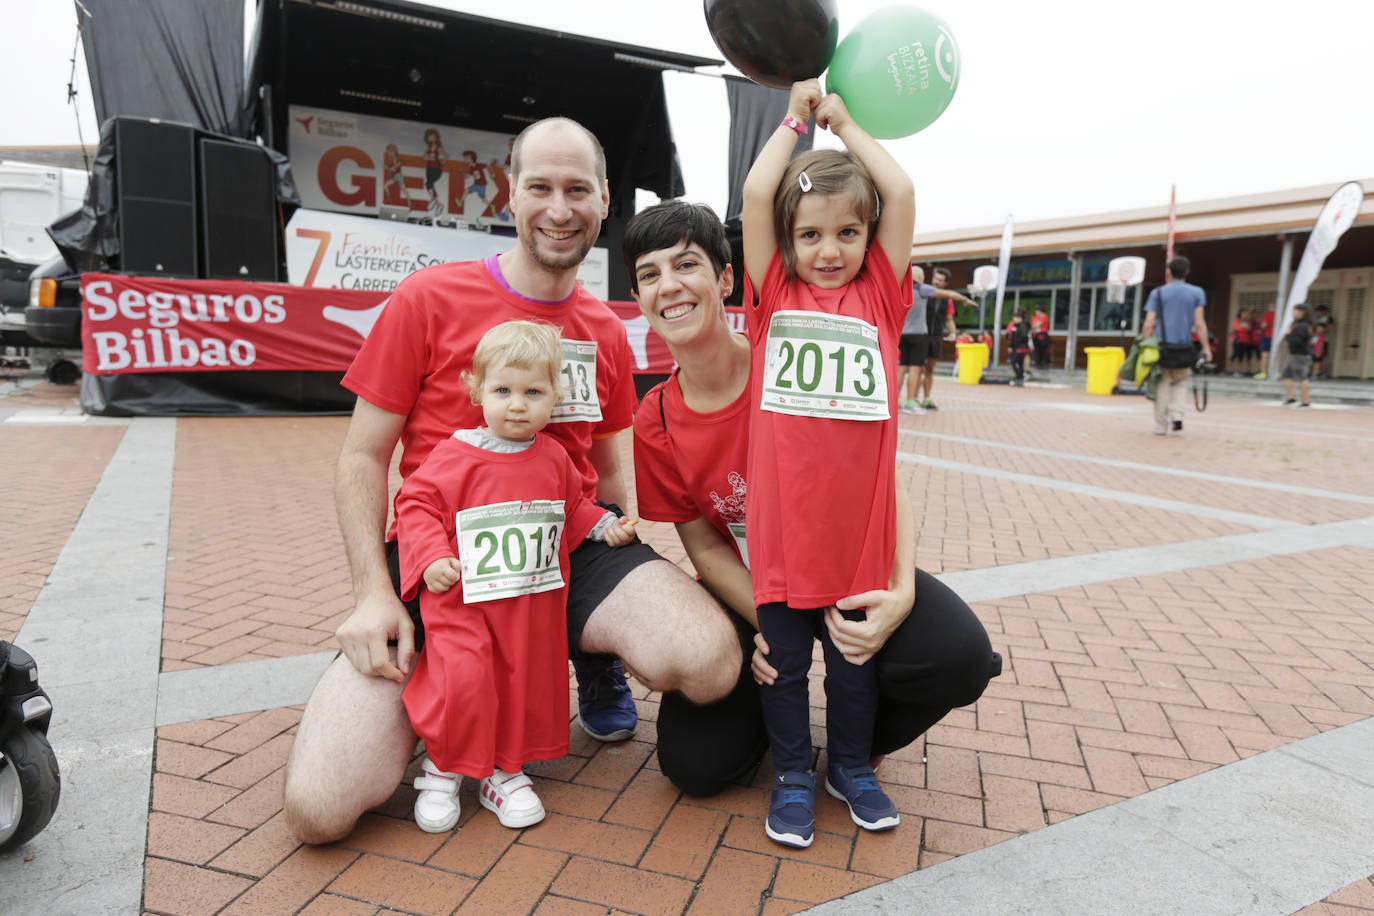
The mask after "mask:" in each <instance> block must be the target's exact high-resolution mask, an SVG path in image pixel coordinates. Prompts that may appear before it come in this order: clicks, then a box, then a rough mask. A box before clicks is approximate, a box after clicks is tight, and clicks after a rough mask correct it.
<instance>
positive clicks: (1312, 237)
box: [1268, 181, 1364, 378]
mask: <svg viewBox="0 0 1374 916" xmlns="http://www.w3.org/2000/svg"><path fill="white" fill-rule="evenodd" d="M1363 203H1364V185H1362V184H1360V183H1359V182H1358V181H1347V182H1346V183H1345V184H1343V185H1341V186H1340V187H1339V188H1337V189H1336V191H1335V193H1333V194H1332V195H1331V196H1330V197H1329V198H1328V199H1327V201H1326V204H1325V205H1324V206H1323V207H1322V211H1321V213H1319V214H1317V221H1316V222H1315V223H1313V224H1312V232H1311V233H1310V234H1309V235H1308V237H1307V247H1306V248H1304V249H1303V251H1302V260H1301V261H1299V262H1298V269H1297V272H1296V273H1294V274H1293V285H1292V286H1291V287H1289V290H1288V299H1287V301H1286V302H1285V303H1284V305H1283V313H1282V314H1281V315H1279V316H1278V317H1279V320H1278V321H1276V322H1275V323H1274V348H1273V349H1272V350H1271V351H1269V366H1268V372H1269V377H1270V378H1276V377H1277V376H1275V375H1274V369H1275V366H1276V362H1275V360H1276V359H1277V358H1278V355H1279V348H1278V342H1279V341H1280V340H1281V339H1283V335H1284V334H1286V333H1288V325H1289V324H1290V323H1291V322H1292V320H1293V306H1295V305H1299V304H1301V303H1303V302H1306V301H1307V290H1308V287H1310V286H1311V285H1312V281H1313V280H1315V279H1317V274H1319V273H1321V269H1322V264H1323V263H1325V261H1326V256H1327V255H1329V254H1330V253H1331V252H1332V251H1334V250H1335V249H1336V242H1338V241H1340V238H1341V235H1342V234H1343V233H1344V232H1345V230H1347V229H1349V228H1350V225H1351V223H1353V222H1355V217H1356V216H1357V215H1358V214H1359V212H1360V206H1361V204H1363Z"/></svg>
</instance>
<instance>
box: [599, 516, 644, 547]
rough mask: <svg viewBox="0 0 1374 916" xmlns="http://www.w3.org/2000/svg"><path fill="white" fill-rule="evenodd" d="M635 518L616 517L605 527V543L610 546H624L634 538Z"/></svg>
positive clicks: (637, 521) (636, 523)
mask: <svg viewBox="0 0 1374 916" xmlns="http://www.w3.org/2000/svg"><path fill="white" fill-rule="evenodd" d="M638 524H639V519H637V518H618V519H616V520H615V521H613V522H611V524H610V527H608V528H607V529H606V543H607V544H609V545H610V546H612V547H624V546H625V545H626V544H628V543H630V542H631V541H633V540H634V539H635V525H638Z"/></svg>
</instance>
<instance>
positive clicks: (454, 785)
mask: <svg viewBox="0 0 1374 916" xmlns="http://www.w3.org/2000/svg"><path fill="white" fill-rule="evenodd" d="M420 766H421V768H422V769H423V771H424V772H422V773H421V774H420V775H419V776H416V777H415V788H417V789H419V790H420V797H419V798H417V799H415V823H416V824H418V825H419V827H420V829H421V830H423V831H425V832H426V833H444V832H446V831H449V830H452V829H453V825H454V824H456V823H458V814H459V811H458V786H459V785H461V784H462V782H463V777H462V776H461V775H460V774H458V773H445V772H444V771H443V770H441V769H439V768H438V767H436V766H435V765H434V764H433V763H432V762H430V759H429V758H428V757H426V758H425V759H424V760H422V761H420Z"/></svg>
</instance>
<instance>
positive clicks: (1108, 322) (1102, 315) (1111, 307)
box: [1093, 286, 1135, 331]
mask: <svg viewBox="0 0 1374 916" xmlns="http://www.w3.org/2000/svg"><path fill="white" fill-rule="evenodd" d="M1125 293H1126V295H1125V300H1126V301H1125V302H1122V303H1120V304H1118V303H1115V302H1108V301H1107V288H1106V287H1105V286H1104V287H1101V288H1099V289H1098V290H1097V312H1096V313H1095V314H1094V315H1093V329H1094V330H1097V331H1121V330H1123V328H1122V326H1121V322H1122V320H1123V319H1124V320H1125V321H1126V328H1125V329H1126V330H1129V329H1130V321H1131V311H1132V309H1131V306H1132V300H1133V299H1134V298H1135V288H1134V287H1130V286H1128V287H1126V290H1125Z"/></svg>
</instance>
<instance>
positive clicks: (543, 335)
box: [463, 319, 563, 404]
mask: <svg viewBox="0 0 1374 916" xmlns="http://www.w3.org/2000/svg"><path fill="white" fill-rule="evenodd" d="M562 331H563V329H562V328H560V327H558V325H554V324H549V323H548V322H544V321H527V320H524V319H512V320H511V321H503V322H501V323H500V324H498V325H496V326H495V327H494V328H492V329H491V330H489V331H487V333H485V334H483V335H482V339H481V340H479V341H478V342H477V349H476V350H474V351H473V354H472V369H471V371H468V372H464V373H463V382H464V383H465V384H466V385H467V386H468V388H469V389H471V395H472V403H474V404H481V403H482V385H483V384H485V382H486V377H487V373H488V372H490V371H493V370H495V369H499V368H501V367H502V366H512V367H514V368H516V369H543V370H545V371H547V372H548V376H549V381H550V382H552V383H553V387H554V388H555V389H556V390H561V389H560V386H559V384H558V370H559V369H560V368H562V365H563V343H562V339H561V338H560V336H559V335H560V334H561V333H562Z"/></svg>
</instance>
